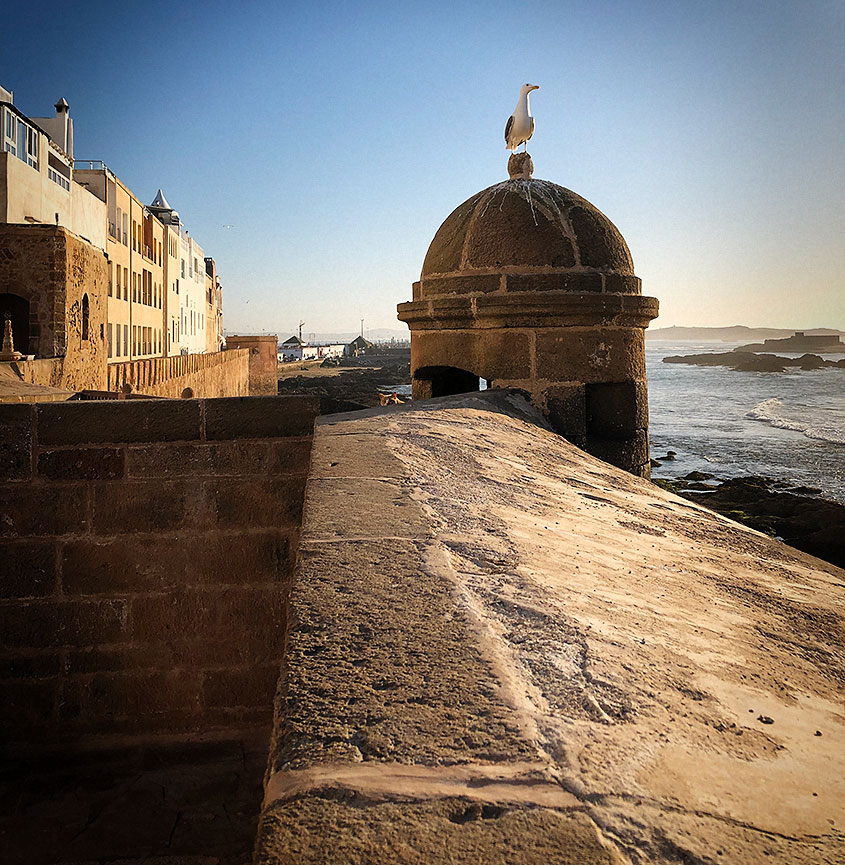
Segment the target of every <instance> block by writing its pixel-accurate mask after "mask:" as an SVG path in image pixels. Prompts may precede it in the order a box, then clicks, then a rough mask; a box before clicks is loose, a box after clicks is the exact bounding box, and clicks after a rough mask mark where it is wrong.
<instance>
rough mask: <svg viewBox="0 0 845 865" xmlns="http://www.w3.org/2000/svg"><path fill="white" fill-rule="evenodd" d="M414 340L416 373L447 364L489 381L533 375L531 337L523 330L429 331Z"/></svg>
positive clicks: (517, 378)
mask: <svg viewBox="0 0 845 865" xmlns="http://www.w3.org/2000/svg"><path fill="white" fill-rule="evenodd" d="M412 341H413V371H414V375H415V376H416V375H417V374H418V371H419V370H421V369H425V368H426V367H440V366H446V367H454V368H455V369H464V370H466V371H467V372H471V373H473V374H474V375H478V376H481V377H482V378H484V379H487V380H488V381H490V380H492V381H502V380H504V381H514V380H523V379H527V378H530V377H531V369H532V368H531V354H530V348H531V343H530V337H529V334H527V333H524V332H521V331H516V330H503V331H489V332H485V333H480V332H478V331H471V330H470V331H452V330H450V331H439V332H436V331H426V332H421V333H415V334H413V336H412Z"/></svg>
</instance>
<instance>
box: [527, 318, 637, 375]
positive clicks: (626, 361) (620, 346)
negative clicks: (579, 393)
mask: <svg viewBox="0 0 845 865" xmlns="http://www.w3.org/2000/svg"><path fill="white" fill-rule="evenodd" d="M536 363H537V378H539V379H547V380H549V381H560V382H571V381H580V382H585V383H586V382H597V381H626V380H635V379H640V380H642V379H645V347H644V344H643V331H642V330H640V329H639V328H613V327H595V328H589V327H584V328H582V327H578V328H575V327H572V328H565V329H562V330H561V329H556V328H555V329H551V328H550V329H548V330H542V331H539V332H538V333H537V342H536Z"/></svg>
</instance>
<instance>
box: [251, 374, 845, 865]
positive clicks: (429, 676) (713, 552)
mask: <svg viewBox="0 0 845 865" xmlns="http://www.w3.org/2000/svg"><path fill="white" fill-rule="evenodd" d="M637 386H638V385H637ZM637 386H633V385H628V384H624V385H620V386H619V387H620V388H621V389H622V390H631V389H635V387H637ZM601 387H603V388H606V389H605V390H603V391H600V390H598V389H597V390H596V391H595V392H594V393H592V394H590V393H589V391H588V392H587V393H586V395H584V394H583V393H582V395H581V396H582V404H583V403H585V404H586V415H584V416H585V417H586V418H587V420H588V421H595V420H596V419H597V416H599V415H602V416H603V418H602V420H603V421H604V422H605V430H606V431H608V432H610V431H613V430H616V432H617V433H618V434H620V435H623V434H627V433H628V432H630V431H631V429H634V428H635V427H637V426H638V425H639V424H640V423H641V422H642V418H637V417H633V418H629V417H628V416H627V414H626V413H619V412H617V410H616V407H617V405H618V403H617V398H621V399H622V400H623V401H624V400H631V399H634V398H636V394H632V393H622V394H615V393H613V392H612V390H613V388H614V387H616V385H612V384H607V385H602V386H601ZM582 388H583V386H582ZM559 396H561V398H563V396H564V395H563V394H559ZM571 396H573V398H574V399H576V400H577V398H578V395H577V394H571ZM636 431H637V432H638V433H639V430H636ZM605 458H606V457H605ZM301 549H302V555H301V558H300V562H299V565H298V567H297V574H296V577H295V579H294V581H293V583H292V589H291V595H290V625H289V631H288V636H287V643H286V646H287V649H286V653H285V657H284V661H283V665H282V675H281V678H280V681H279V687H278V690H277V696H276V716H275V722H274V733H273V739H272V744H271V753H270V759H269V765H268V772H267V776H266V784H265V798H264V807H263V813H262V817H261V821H260V825H259V837H258V843H257V846H256V853H255V858H254V862H255V863H256V865H283V863H294V862H295V863H297V865H311V863H314V865H317V863H326V862H346V863H353V862H354V863H361V865H364V863H373V865H375V863H378V865H407V863H426V865H440V863H444V865H445V863H449V865H476V863H480V862H496V863H504V862H508V863H520V865H575V863H578V865H599V863H600V865H623V863H630V862H655V863H657V862H661V863H663V862H666V863H668V862H702V863H703V862H724V863H726V865H748V863H757V862H768V861H772V862H775V861H776V862H778V863H784V865H815V863H819V862H828V861H829V862H833V861H838V859H837V857H838V853H837V851H839V850H841V844H842V837H841V832H840V831H839V827H838V823H837V822H836V821H838V819H839V814H840V812H841V801H842V796H843V795H845V782H843V778H845V764H844V763H843V753H842V749H841V747H840V744H839V739H838V729H839V714H840V713H839V706H840V692H839V689H838V687H837V682H838V681H839V680H840V679H841V673H842V670H841V667H842V664H841V657H842V652H841V649H842V635H841V632H840V630H839V629H838V619H837V613H836V610H837V609H838V608H841V605H842V603H843V602H844V601H845V597H843V589H842V586H843V585H845V574H843V573H842V572H841V571H840V570H839V569H837V568H833V567H831V566H829V565H826V564H824V563H822V562H820V561H818V560H816V559H813V558H812V557H810V556H806V555H804V554H802V553H799V552H798V551H796V550H793V549H790V548H788V547H786V546H784V545H783V544H780V543H778V542H777V541H775V540H774V539H772V538H767V537H765V536H763V535H760V534H758V533H757V532H753V531H751V530H749V529H746V528H744V527H742V526H739V525H737V524H735V523H732V522H731V521H730V520H726V519H724V518H723V517H720V516H718V515H716V514H714V513H712V512H710V511H708V510H706V509H705V508H703V507H699V506H696V505H693V504H691V503H689V502H686V501H683V500H681V499H679V498H677V497H675V496H672V495H670V494H668V493H666V492H665V491H663V490H661V489H660V488H658V487H656V486H654V485H652V484H650V483H647V482H645V481H643V480H642V479H640V478H636V477H632V476H631V474H629V473H628V472H624V471H620V470H619V469H617V468H615V467H613V466H611V465H607V463H606V462H602V461H600V460H598V459H595V458H594V457H593V456H591V455H590V454H587V453H584V452H583V451H582V450H579V449H578V448H576V447H573V445H572V444H570V443H569V442H567V441H566V440H564V439H563V438H561V437H560V436H558V435H554V434H553V433H552V432H551V431H550V430H549V429H548V428H547V427H546V426H545V423H544V421H543V419H542V416H541V414H540V412H538V411H536V410H534V409H532V408H531V407H530V406H529V405H528V404H527V403H526V402H525V401H524V400H522V399H521V398H519V397H518V396H516V395H514V394H513V393H509V392H507V391H493V392H490V391H488V392H485V393H476V394H462V395H456V396H452V397H447V398H444V399H441V400H436V401H433V402H430V403H428V404H426V405H418V404H413V403H411V404H408V405H404V406H397V407H395V408H394V409H391V410H376V411H368V412H359V413H353V414H346V415H343V416H340V415H335V416H332V417H324V418H322V419H321V420H320V421H319V422H318V424H317V428H316V434H315V441H314V449H313V457H312V464H311V474H310V476H309V479H308V484H307V489H306V507H305V519H304V523H303V533H302V543H301ZM796 623H798V625H796ZM805 625H806V626H807V627H805ZM796 627H798V628H799V630H800V633H798V632H797V631H796ZM761 634H765V636H766V639H765V640H763V639H761Z"/></svg>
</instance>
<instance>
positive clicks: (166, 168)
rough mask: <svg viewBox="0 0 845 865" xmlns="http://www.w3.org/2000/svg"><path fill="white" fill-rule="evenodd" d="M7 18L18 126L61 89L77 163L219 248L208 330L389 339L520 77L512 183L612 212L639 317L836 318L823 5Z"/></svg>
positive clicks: (377, 7) (496, 168) (834, 199)
mask: <svg viewBox="0 0 845 865" xmlns="http://www.w3.org/2000/svg"><path fill="white" fill-rule="evenodd" d="M4 22H5V24H6V27H4V30H5V34H4V36H3V39H2V48H0V84H2V85H3V86H5V87H7V88H9V89H12V90H14V91H15V102H16V104H17V105H18V107H19V108H21V110H23V111H24V112H26V113H27V114H30V115H48V114H51V113H52V105H53V103H54V102H55V101H56V100H57V99H58V98H59V97H60V96H64V97H65V98H66V99H67V100H68V102H69V103H70V106H71V109H70V110H71V116H72V117H73V118H74V134H75V155H76V157H77V158H81V159H85V158H91V159H103V160H104V161H105V162H106V163H107V164H108V165H109V166H110V167H111V168H112V170H113V171H114V172H115V173H116V174H117V175H118V176H119V177H121V178H122V179H123V180H124V181H125V182H126V183H127V184H128V185H129V186H130V187H131V188H132V189H133V190H134V191H135V192H136V194H138V195H139V196H140V197H141V198H142V200H144V201H151V200H152V198H153V196H154V194H155V192H156V189H157V188H158V187H159V186H161V187H162V188H163V189H164V192H165V194H166V195H167V197H168V199H169V201H170V203H171V205H173V206H174V207H176V208H177V209H178V210H179V211H180V213H181V215H182V218H183V220H184V221H185V222H186V224H187V225H188V227H189V229H190V230H191V232H192V234H193V235H194V236H195V237H196V238H197V239H198V241H199V242H200V243H201V244H202V245H203V246H204V247H205V250H206V252H207V254H211V255H213V256H214V257H215V258H216V259H217V262H218V266H219V268H220V271H221V274H222V277H223V280H224V312H225V322H226V327H227V329H229V330H241V331H243V330H251V331H255V330H278V331H279V332H280V333H282V332H283V331H286V330H291V329H292V328H294V326H295V325H296V324H297V322H298V321H299V320H300V319H304V320H305V322H306V324H305V328H304V332H305V333H308V332H310V331H318V332H325V331H355V330H357V328H358V325H359V320H360V319H362V318H363V319H365V326H366V327H368V328H377V327H395V328H401V327H402V325H401V324H399V323H398V322H396V320H395V305H396V303H398V302H401V301H403V300H407V299H410V294H411V283H412V281H413V280H415V279H416V278H418V276H419V270H420V267H421V265H422V261H423V258H424V256H425V252H426V249H427V248H428V244H429V242H430V241H431V238H432V237H433V236H434V233H435V231H436V230H437V227H438V226H439V225H440V223H441V222H442V221H443V219H445V217H446V216H447V215H448V214H449V212H450V211H451V210H452V209H453V208H454V207H456V206H457V205H458V204H460V203H461V202H462V201H463V200H465V199H466V198H468V197H469V196H470V195H472V194H473V193H474V192H476V191H478V190H480V189H482V188H484V187H486V186H489V185H490V184H492V183H497V182H499V181H500V180H502V179H504V178H505V177H506V162H507V153H506V151H505V149H504V142H503V140H502V130H503V127H504V122H505V120H506V119H507V117H508V115H509V114H510V113H511V111H512V109H513V107H514V104H515V102H516V97H517V94H518V90H519V86H520V84H522V83H523V82H524V81H531V82H532V83H536V84H539V85H540V86H541V89H540V90H539V91H537V92H536V93H535V94H533V95H532V113H533V114H534V116H535V119H536V132H535V135H534V138H533V139H532V141H531V143H530V151H531V154H532V156H533V159H534V164H535V175H536V176H538V177H542V178H544V179H547V180H552V181H554V182H556V183H560V184H561V185H563V186H566V187H569V188H570V189H573V190H575V191H576V192H578V193H579V194H581V195H583V196H584V197H586V198H588V199H589V200H590V201H592V202H593V204H595V205H596V206H597V207H598V208H599V209H601V210H602V211H604V212H605V213H606V214H607V215H608V216H609V217H610V219H611V220H612V221H613V222H614V223H615V224H616V225H617V226H618V227H619V229H620V230H621V231H622V233H623V234H624V236H625V238H626V239H627V241H628V244H629V246H630V248H631V252H632V255H633V257H634V264H635V269H636V272H637V274H638V275H639V276H640V277H641V278H642V279H643V283H644V292H645V293H646V294H649V295H654V296H656V297H658V298H659V299H660V301H661V317H660V318H659V319H658V320H657V321H656V322H654V323H653V325H652V326H653V327H660V326H668V325H729V324H737V323H741V324H748V325H759V326H776V327H817V326H829V327H839V328H843V329H845V47H843V46H845V4H843V3H841V2H822V0H819V2H816V0H808V2H792V3H785V2H779V0H759V2H752V0H737V2H732V3H727V2H725V3H723V2H718V0H712V2H696V0H683V2H680V0H678V2H637V0H629V2H557V3H552V2H517V0H510V2H497V0H488V2H483V3H482V2H478V3H465V2H460V0H455V2H449V3H444V2H430V3H415V2H402V0H392V2H354V3H353V2H320V0H316V2H313V3H311V4H303V3H270V2H243V3H241V4H233V3H231V2H226V3H223V2H216V0H213V2H206V3H192V2H184V3H181V4H174V3H158V2H155V0H153V2H145V3H143V4H132V5H131V6H129V5H124V4H116V3H113V2H110V3H76V4H72V5H70V6H69V5H67V4H59V3H53V2H48V3H46V4H40V5H38V6H35V4H31V5H30V8H23V4H18V8H17V9H13V10H12V11H11V12H8V11H7V12H5V13H4ZM10 37H11V38H10ZM226 225H231V226H232V227H231V228H225V227H224V226H226Z"/></svg>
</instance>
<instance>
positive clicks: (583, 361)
mask: <svg viewBox="0 0 845 865" xmlns="http://www.w3.org/2000/svg"><path fill="white" fill-rule="evenodd" d="M533 168H534V166H533V163H532V161H531V157H530V155H529V154H528V153H517V154H513V155H512V156H511V157H510V160H509V162H508V173H509V174H510V179H509V180H506V181H504V182H503V183H497V184H496V185H494V186H490V187H488V188H487V189H484V190H482V191H481V192H479V193H478V194H477V195H474V196H472V198H470V199H468V200H467V201H465V202H464V203H463V204H461V205H460V206H459V207H457V208H456V209H455V210H454V211H453V212H452V213H451V214H450V215H449V216H448V217H447V218H446V221H445V222H444V223H443V224H442V225H441V226H440V228H439V229H438V231H437V234H435V236H434V240H432V242H431V246H430V247H429V249H428V253H427V254H426V257H425V261H424V262H423V267H422V274H421V276H420V281H419V282H416V283H414V286H413V300H412V301H411V302H409V303H401V304H399V307H398V310H399V315H398V317H399V319H400V320H401V321H404V322H406V323H407V325H408V327H409V328H410V330H411V376H412V385H413V396H414V399H415V400H420V399H428V398H431V397H436V396H446V395H448V394H453V393H462V392H465V391H470V390H477V389H478V388H479V381H480V379H484V380H486V381H487V383H488V386H489V387H512V388H518V389H520V390H523V391H524V392H525V393H526V395H527V396H528V398H529V399H530V400H531V402H532V403H533V404H534V405H536V406H537V407H538V408H539V409H541V410H542V411H543V413H544V414H545V416H546V417H547V418H548V420H549V422H550V424H551V425H552V427H553V428H554V429H555V430H557V431H558V432H559V433H560V434H561V435H563V436H565V437H566V438H568V439H569V440H570V441H572V442H574V443H575V444H577V445H579V446H580V447H583V448H584V449H586V450H587V451H589V452H590V453H592V454H594V455H596V456H598V457H600V458H601V459H604V460H606V461H607V462H610V463H613V464H614V465H617V466H619V467H620V468H624V469H627V470H628V471H630V472H633V473H634V474H637V475H641V476H642V477H648V476H649V473H650V471H649V448H648V398H647V391H646V374H645V344H644V343H645V339H644V337H645V328H646V327H648V324H649V322H650V321H651V320H652V319H653V318H655V317H656V316H657V309H658V304H657V300H656V299H655V298H653V297H643V296H642V293H641V284H640V280H639V279H638V278H637V277H636V276H635V275H634V265H633V262H632V260H631V253H630V252H629V251H628V246H627V244H626V243H625V240H624V238H623V237H622V235H621V234H620V233H619V231H618V229H617V228H616V227H615V226H614V225H613V223H612V222H611V221H610V220H609V219H608V218H607V217H606V216H605V215H604V214H603V213H601V211H599V210H598V209H597V208H596V207H594V206H593V205H592V204H590V202H589V201H587V200H586V199H584V198H582V197H581V196H580V195H577V194H576V193H574V192H572V191H571V190H569V189H565V188H564V187H562V186H558V185H557V184H555V183H550V182H549V181H546V180H535V179H534V178H533V176H532V175H533Z"/></svg>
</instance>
